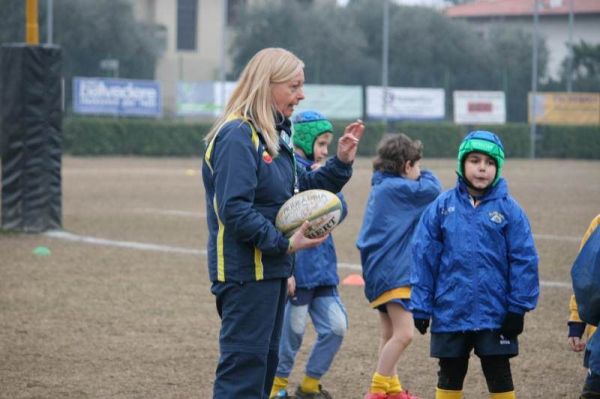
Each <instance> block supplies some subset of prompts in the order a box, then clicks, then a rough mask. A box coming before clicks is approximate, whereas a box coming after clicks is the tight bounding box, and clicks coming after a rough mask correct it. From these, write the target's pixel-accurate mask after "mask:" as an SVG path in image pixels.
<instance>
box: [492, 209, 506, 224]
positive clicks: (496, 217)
mask: <svg viewBox="0 0 600 399" xmlns="http://www.w3.org/2000/svg"><path fill="white" fill-rule="evenodd" d="M488 215H489V216H490V220H491V221H492V222H494V223H497V224H500V223H502V222H504V219H505V218H504V215H503V214H501V213H500V212H498V211H493V212H490V213H489V214H488Z"/></svg>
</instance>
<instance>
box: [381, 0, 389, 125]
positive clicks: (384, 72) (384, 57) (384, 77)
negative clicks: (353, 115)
mask: <svg viewBox="0 0 600 399" xmlns="http://www.w3.org/2000/svg"><path fill="white" fill-rule="evenodd" d="M389 25H390V0H383V32H382V37H383V46H382V51H381V86H383V94H382V96H383V98H382V105H383V126H384V129H385V131H387V125H388V117H387V91H388V55H389V33H390V28H389Z"/></svg>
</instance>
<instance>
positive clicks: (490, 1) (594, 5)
mask: <svg viewBox="0 0 600 399" xmlns="http://www.w3.org/2000/svg"><path fill="white" fill-rule="evenodd" d="M570 1H573V13H574V14H600V0H539V3H538V4H539V5H538V7H539V8H538V10H539V15H541V16H542V15H568V14H569V6H570V4H569V3H570ZM534 4H535V0H477V1H474V2H472V3H465V4H460V5H456V6H452V7H448V8H446V10H445V11H444V13H445V14H446V15H447V16H449V17H451V18H481V17H501V16H503V17H522V16H531V15H533V6H534Z"/></svg>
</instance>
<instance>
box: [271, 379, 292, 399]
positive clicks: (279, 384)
mask: <svg viewBox="0 0 600 399" xmlns="http://www.w3.org/2000/svg"><path fill="white" fill-rule="evenodd" d="M287 384H288V379H287V378H286V377H275V379H274V380H273V387H272V388H271V394H270V395H269V398H276V397H277V394H278V393H279V391H281V390H282V389H285V388H286V387H287Z"/></svg>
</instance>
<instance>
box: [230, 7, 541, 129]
mask: <svg viewBox="0 0 600 399" xmlns="http://www.w3.org/2000/svg"><path fill="white" fill-rule="evenodd" d="M283 3H285V4H283ZM382 13H383V7H382V2H381V0H360V1H351V2H349V3H348V5H347V6H346V7H333V6H328V7H327V6H322V5H319V6H317V5H310V6H309V5H304V6H299V5H298V4H297V3H296V2H291V3H288V2H281V3H279V4H274V3H263V4H262V5H258V6H254V7H249V8H248V9H247V10H246V15H245V18H244V19H243V21H244V24H240V25H239V26H238V28H237V31H236V36H235V40H234V41H233V45H232V48H231V51H232V54H233V61H234V65H235V67H234V75H235V76H237V74H239V72H240V71H241V69H242V68H243V67H244V65H245V64H246V62H247V61H248V60H249V59H250V57H251V56H252V55H254V54H255V53H256V52H257V51H258V50H260V49H262V48H264V47H270V46H279V47H284V48H287V49H289V50H291V51H293V52H294V53H296V54H297V55H298V56H299V57H300V58H302V59H303V60H304V62H305V63H306V69H305V72H306V79H307V82H310V83H324V84H336V83H337V84H355V85H356V84H358V85H380V84H381V82H382V76H381V71H382V68H381V58H382V56H381V53H382V43H383V40H382V35H383V32H382V31H383V29H382V20H383V18H382V17H383V14H382ZM389 18H390V24H389V68H388V75H389V76H388V83H389V85H390V86H400V87H440V88H444V89H445V90H446V94H447V98H448V101H447V104H448V111H450V109H451V107H450V106H451V101H452V92H453V91H454V90H506V91H507V103H508V118H509V120H511V121H517V120H519V121H524V120H526V117H527V93H528V91H529V89H530V87H531V35H530V34H528V33H525V32H523V31H514V30H509V29H505V28H494V29H491V30H490V31H489V32H488V33H487V34H480V33H478V32H477V31H475V30H474V29H473V28H472V27H471V26H469V25H468V24H467V23H466V22H463V21H457V20H453V19H449V18H446V17H444V16H443V15H442V14H440V13H439V12H438V11H435V10H433V9H428V8H424V7H407V6H399V5H397V4H395V3H393V2H391V3H390V15H389ZM540 47H541V49H540V64H539V65H540V68H539V70H540V76H543V73H544V70H545V63H546V59H547V51H546V49H545V46H544V45H542V46H540ZM447 114H448V115H450V113H449V112H448V113H447Z"/></svg>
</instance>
